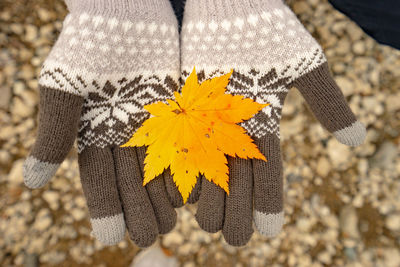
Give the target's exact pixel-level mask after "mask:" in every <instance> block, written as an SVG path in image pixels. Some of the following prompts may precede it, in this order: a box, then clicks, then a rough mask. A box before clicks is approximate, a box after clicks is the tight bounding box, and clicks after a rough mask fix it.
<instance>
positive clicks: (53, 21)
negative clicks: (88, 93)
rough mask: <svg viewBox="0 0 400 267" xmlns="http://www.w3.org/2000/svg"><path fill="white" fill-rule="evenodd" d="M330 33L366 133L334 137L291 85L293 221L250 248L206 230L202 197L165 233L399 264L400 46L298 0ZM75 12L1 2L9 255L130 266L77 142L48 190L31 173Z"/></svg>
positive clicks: (221, 260)
mask: <svg viewBox="0 0 400 267" xmlns="http://www.w3.org/2000/svg"><path fill="white" fill-rule="evenodd" d="M290 5H291V6H292V8H293V10H294V12H295V13H296V14H298V16H299V18H300V20H301V21H302V22H303V23H304V24H305V25H306V26H307V28H308V29H309V31H310V32H311V33H312V34H313V35H314V36H315V38H316V39H317V40H318V41H319V42H320V43H321V45H322V46H323V48H324V49H325V52H326V54H327V57H328V60H329V62H330V66H331V69H332V72H333V73H334V75H335V78H336V81H337V82H338V83H339V85H341V87H342V88H343V92H344V94H345V96H346V98H347V100H348V101H349V103H350V106H351V107H352V109H353V111H354V112H355V113H356V115H357V116H358V118H359V120H361V121H362V122H363V123H364V124H366V125H367V127H368V136H367V140H366V142H365V144H364V145H363V146H361V147H358V148H349V147H346V146H344V145H341V144H339V143H338V142H337V141H336V140H335V139H334V138H332V137H331V136H330V135H329V134H328V133H327V132H326V131H324V130H323V129H322V127H321V126H320V125H319V124H318V122H317V121H316V120H315V119H314V118H313V116H312V114H311V113H310V112H309V111H308V109H307V108H306V106H305V104H304V101H303V99H302V98H301V96H300V95H299V93H298V92H297V90H292V91H291V92H290V94H289V96H288V98H287V99H286V106H285V108H284V111H283V113H284V117H283V120H282V124H281V126H282V138H283V140H282V152H283V157H284V171H285V173H284V174H285V196H286V199H285V213H286V225H285V227H284V231H283V232H282V233H281V234H280V235H279V236H278V237H277V238H275V239H267V238H264V237H262V236H260V235H258V234H255V235H254V236H253V238H252V240H251V242H250V243H249V244H248V245H247V246H246V247H243V248H233V247H230V246H228V245H227V244H226V243H225V242H224V241H223V238H222V236H221V234H219V233H217V234H213V235H210V234H207V233H205V232H203V231H202V230H200V228H199V227H198V226H197V223H196V222H195V220H194V217H193V214H194V211H195V208H196V207H195V205H193V206H186V207H184V208H181V209H179V210H178V213H179V222H178V225H177V227H176V228H175V230H174V231H173V232H172V233H170V234H168V235H166V236H163V237H161V238H160V244H161V246H162V247H164V248H165V249H167V250H168V251H169V252H170V253H171V254H172V255H174V256H176V257H177V258H178V259H179V262H181V263H182V266H184V267H192V266H237V267H240V266H267V265H268V266H306V267H310V266H313V267H317V266H318V267H319V266H354V267H356V266H360V267H368V266H382V267H398V266H400V178H399V176H400V157H399V154H400V90H399V89H400V79H399V77H400V52H399V51H396V50H394V49H391V48H389V47H386V46H382V45H378V44H377V43H376V42H375V41H374V40H372V39H371V38H370V37H368V36H367V35H366V34H364V33H363V32H362V31H361V30H360V29H359V28H358V27H357V26H356V25H355V24H354V23H353V22H351V21H350V20H349V19H347V18H346V17H344V16H343V15H342V14H340V13H339V12H337V11H335V10H334V9H333V8H332V7H331V6H330V5H329V3H328V2H327V1H326V0H307V1H302V0H296V1H295V0H292V1H291V3H290ZM65 15H66V10H65V6H64V4H63V3H62V2H61V1H51V0H31V1H28V0H25V1H24V0H1V1H0V96H1V97H0V125H1V127H0V265H1V266H21V265H23V264H24V263H29V266H35V265H34V263H35V261H39V262H40V266H54V265H57V266H78V265H79V266H128V265H129V263H130V262H131V261H132V259H133V258H134V257H135V255H136V254H137V253H138V252H140V249H139V248H137V247H135V246H134V245H133V244H132V243H131V242H130V241H129V240H128V239H126V241H124V242H122V243H121V244H119V246H115V247H111V248H106V247H103V246H102V245H101V244H100V243H98V242H96V241H94V240H93V239H91V238H90V236H89V234H90V225H89V222H88V212H87V208H86V206H85V200H84V197H83V195H82V190H81V185H80V183H79V173H78V166H77V161H76V159H77V154H76V150H75V149H74V150H73V151H72V152H71V153H70V154H69V156H68V158H67V160H66V161H65V162H64V163H63V164H62V166H61V168H60V170H59V171H58V172H57V177H55V179H53V180H52V181H51V182H50V183H49V184H48V185H47V186H46V187H45V188H44V189H42V190H33V191H31V190H29V189H27V188H25V187H24V185H23V183H22V164H23V159H24V158H25V157H26V155H27V153H28V152H29V150H30V148H31V146H32V144H33V142H34V138H35V134H36V127H37V119H36V115H37V109H38V90H37V80H36V77H37V75H38V73H39V70H40V66H41V64H42V62H43V60H44V59H45V57H46V55H47V54H48V53H49V51H50V49H51V46H52V44H53V43H54V41H55V40H56V37H57V35H58V33H59V31H60V29H61V25H62V20H63V18H64V16H65Z"/></svg>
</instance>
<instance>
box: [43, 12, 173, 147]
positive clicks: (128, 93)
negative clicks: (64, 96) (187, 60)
mask: <svg viewBox="0 0 400 267" xmlns="http://www.w3.org/2000/svg"><path fill="white" fill-rule="evenodd" d="M164 21H167V22H168V21H169V22H170V23H169V24H167V23H166V22H163V23H159V22H158V21H145V20H142V21H138V22H132V21H131V20H129V19H128V18H126V19H120V18H116V17H107V16H102V15H93V14H88V13H82V14H79V13H78V14H69V15H68V16H67V17H66V19H65V21H64V25H63V27H64V28H63V31H62V32H61V34H60V36H59V39H58V40H57V42H56V44H55V46H54V48H53V50H52V51H51V53H50V55H49V57H48V59H47V60H46V61H45V63H44V65H43V69H42V71H41V74H40V77H39V84H40V85H41V86H43V87H47V88H55V89H57V90H61V91H65V92H68V93H72V94H75V95H79V96H82V97H84V99H85V100H84V104H83V111H82V116H81V122H80V126H79V134H78V151H79V152H81V151H82V150H83V149H84V148H85V147H88V146H97V147H102V148H103V147H106V146H112V145H121V144H123V143H125V142H126V141H127V140H128V139H129V138H130V137H131V136H132V133H133V132H134V131H135V130H136V129H137V128H138V127H139V126H140V125H141V124H142V122H143V121H144V120H145V119H147V118H148V113H147V112H146V111H145V110H144V109H143V106H144V105H147V104H150V103H154V102H157V101H164V100H165V99H167V98H171V97H172V96H173V92H174V91H175V90H177V89H178V77H179V72H178V71H177V70H176V66H178V65H179V41H178V40H179V39H178V32H177V27H176V21H175V20H174V19H173V18H172V19H171V18H166V19H165V20H164ZM161 57H164V58H167V59H168V60H164V59H163V60H158V58H161Z"/></svg>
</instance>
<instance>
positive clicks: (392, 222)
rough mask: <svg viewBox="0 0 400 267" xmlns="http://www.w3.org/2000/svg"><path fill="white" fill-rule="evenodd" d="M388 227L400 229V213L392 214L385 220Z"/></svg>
mask: <svg viewBox="0 0 400 267" xmlns="http://www.w3.org/2000/svg"><path fill="white" fill-rule="evenodd" d="M385 225H386V227H387V228H388V229H389V230H391V231H400V214H391V215H389V216H388V217H387V218H386V220H385Z"/></svg>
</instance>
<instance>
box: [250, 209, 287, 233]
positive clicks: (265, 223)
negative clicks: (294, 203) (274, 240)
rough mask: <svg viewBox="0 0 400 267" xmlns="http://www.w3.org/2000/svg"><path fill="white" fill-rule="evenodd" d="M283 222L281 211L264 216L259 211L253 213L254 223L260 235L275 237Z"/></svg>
mask: <svg viewBox="0 0 400 267" xmlns="http://www.w3.org/2000/svg"><path fill="white" fill-rule="evenodd" d="M284 221H285V217H284V213H283V211H281V212H279V213H276V214H274V213H270V214H265V213H263V212H261V211H257V210H255V211H254V222H255V225H256V227H257V230H258V231H259V232H260V234H262V235H264V236H267V237H275V236H277V235H278V234H279V233H280V232H281V230H282V227H283V224H284Z"/></svg>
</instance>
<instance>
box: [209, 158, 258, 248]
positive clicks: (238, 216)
mask: <svg viewBox="0 0 400 267" xmlns="http://www.w3.org/2000/svg"><path fill="white" fill-rule="evenodd" d="M228 166H229V196H226V197H225V220H224V226H223V228H222V234H223V235H224V238H225V240H226V242H227V243H228V244H230V245H232V246H244V245H246V244H247V242H249V240H250V238H251V236H252V235H253V232H254V231H253V216H252V213H253V168H252V163H251V160H245V159H241V158H229V159H228ZM214 186H216V185H214Z"/></svg>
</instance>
